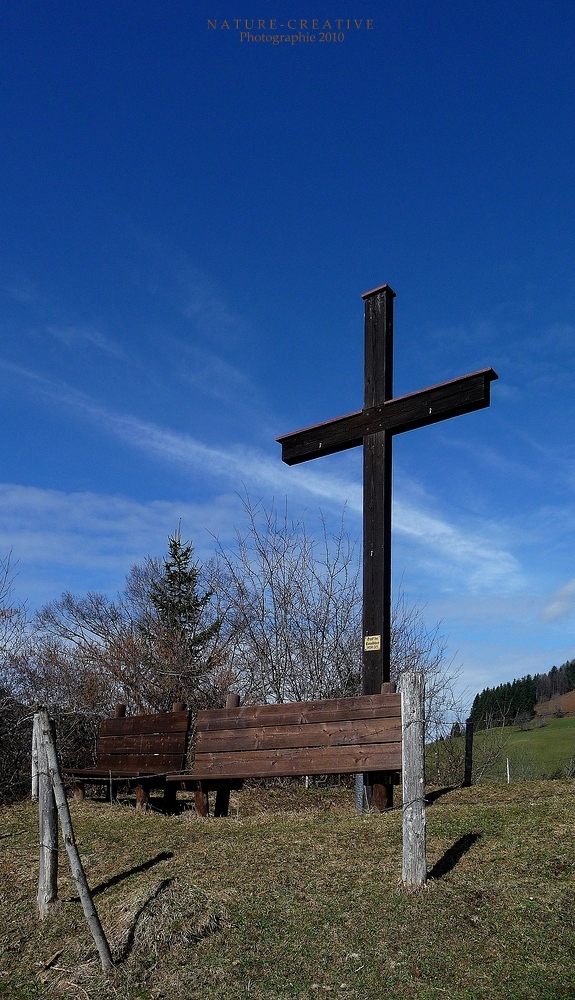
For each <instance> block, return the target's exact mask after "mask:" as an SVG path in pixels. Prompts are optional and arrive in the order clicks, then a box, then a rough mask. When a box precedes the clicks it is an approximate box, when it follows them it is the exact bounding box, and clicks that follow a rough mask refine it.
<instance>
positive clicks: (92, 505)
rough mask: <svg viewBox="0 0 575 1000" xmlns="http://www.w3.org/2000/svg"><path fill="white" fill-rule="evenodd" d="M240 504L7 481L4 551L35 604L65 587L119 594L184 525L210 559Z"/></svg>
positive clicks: (2, 493)
mask: <svg viewBox="0 0 575 1000" xmlns="http://www.w3.org/2000/svg"><path fill="white" fill-rule="evenodd" d="M239 509H240V502H239V500H238V498H237V497H236V496H235V495H233V494H224V495H220V496H216V497H214V498H212V499H211V500H210V501H209V502H205V503H185V502H183V501H172V502H169V501H160V500H154V501H150V502H148V503H140V502H138V501H136V500H132V499H130V498H127V497H118V496H108V495H105V494H97V493H92V492H83V493H65V492H63V491H60V490H45V489H38V488H36V487H31V486H21V485H18V484H11V483H4V484H0V555H4V554H6V553H7V552H8V551H10V550H12V552H13V556H14V559H15V560H16V561H17V563H18V571H19V579H18V580H17V590H18V596H20V597H24V598H28V599H30V600H31V601H32V603H34V604H35V603H41V602H42V601H44V600H46V599H48V598H49V597H53V596H55V595H57V594H58V593H59V592H60V591H61V590H63V589H68V588H70V589H74V588H75V587H78V588H80V589H82V590H87V589H95V590H97V589H103V590H107V591H112V592H114V591H115V590H117V589H118V587H120V586H121V584H122V581H123V579H124V576H125V574H126V573H127V571H128V570H129V568H130V566H131V565H132V564H133V563H135V562H139V561H141V560H142V559H143V558H144V557H145V556H146V555H162V554H163V553H164V552H165V551H166V547H167V545H166V542H167V537H168V535H169V534H171V533H172V532H173V531H174V530H175V528H176V527H177V525H178V522H179V521H180V520H181V522H182V532H183V534H184V536H185V537H188V538H191V539H192V540H193V542H194V546H195V551H196V555H197V556H198V557H199V558H202V559H204V558H207V557H208V556H209V555H210V554H211V552H212V550H213V538H212V536H213V535H219V536H220V537H222V538H223V539H224V540H225V539H227V538H230V537H231V531H232V526H233V525H235V524H237V520H238V517H239Z"/></svg>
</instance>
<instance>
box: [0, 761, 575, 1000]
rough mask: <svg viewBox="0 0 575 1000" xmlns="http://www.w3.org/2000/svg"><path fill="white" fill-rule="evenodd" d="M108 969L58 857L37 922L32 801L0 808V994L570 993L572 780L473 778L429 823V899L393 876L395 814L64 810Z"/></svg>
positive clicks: (286, 799) (325, 791)
mask: <svg viewBox="0 0 575 1000" xmlns="http://www.w3.org/2000/svg"><path fill="white" fill-rule="evenodd" d="M71 808H72V815H73V821H74V824H75V829H76V836H77V841H78V844H79V847H80V851H81V853H82V856H83V859H84V862H85V867H86V870H87V874H88V879H89V882H90V885H91V886H92V888H93V889H94V890H95V896H94V900H95V903H96V905H97V907H98V911H99V913H100V916H101V919H102V923H103V925H104V928H105V930H106V933H107V934H108V937H109V939H110V942H111V944H112V949H113V953H114V956H115V958H116V963H117V964H116V967H115V970H114V972H113V973H112V974H111V975H110V976H109V977H108V978H105V977H104V976H103V975H102V973H101V971H100V967H99V962H98V959H97V955H96V952H95V948H94V945H93V943H92V940H91V937H90V935H89V932H88V930H87V927H86V924H85V921H84V918H83V914H82V911H81V907H80V904H79V902H78V900H77V898H76V891H75V888H74V885H73V884H72V882H71V880H70V876H69V872H68V867H67V859H66V856H65V854H62V856H61V877H60V892H59V895H60V900H59V902H58V904H57V905H56V908H55V910H54V912H53V914H52V915H51V916H50V917H49V918H48V919H47V920H45V921H43V922H42V923H40V922H39V920H38V918H37V913H36V904H35V894H36V887H37V886H36V883H37V855H38V847H37V807H35V806H34V805H33V804H31V803H23V804H20V805H16V806H12V807H9V808H8V807H7V808H4V809H2V810H1V811H0V819H1V825H0V858H1V865H2V877H1V880H0V912H1V916H2V919H1V922H0V996H3V997H4V996H5V997H7V998H14V1000H24V998H36V997H42V998H44V997H46V998H62V997H69V998H74V1000H76V998H84V1000H85V998H88V1000H100V998H110V1000H112V998H114V1000H115V998H122V1000H124V998H126V1000H132V998H134V1000H136V998H145V1000H161V998H165V1000H183V998H185V1000H196V998H197V1000H199V998H202V1000H204V998H208V1000H211V998H214V1000H216V998H217V1000H240V998H242V1000H244V998H246V1000H248V998H250V1000H280V998H282V1000H284V998H286V1000H287V998H300V1000H304V998H305V1000H318V998H320V997H323V996H331V997H341V998H350V1000H351V998H353V1000H376V998H377V1000H379V998H382V997H383V998H388V1000H415V998H417V1000H431V998H433V1000H435V998H437V997H446V998H449V1000H492V998H493V1000H559V998H562V1000H568V998H575V906H574V900H575V836H574V834H575V782H573V781H567V780H564V781H545V782H514V783H512V784H509V785H507V784H506V783H504V784H495V783H493V784H486V785H480V786H477V787H472V788H470V789H458V790H454V791H449V792H447V793H444V794H440V795H438V797H436V798H435V800H434V801H433V804H432V805H430V807H429V808H428V811H427V822H428V868H429V871H430V879H429V881H428V884H427V886H426V887H425V888H421V889H418V890H407V889H405V888H404V887H403V886H402V883H401V818H402V817H401V808H396V809H394V810H392V811H389V812H387V813H383V814H379V815H376V814H367V815H366V814H364V815H359V814H358V813H356V812H355V810H354V808H353V791H352V790H351V789H346V788H343V787H331V788H330V787H326V788H317V787H312V788H310V789H308V790H306V789H305V788H304V787H303V785H302V784H299V783H296V782H293V783H291V784H287V785H286V786H285V787H274V788H268V789H264V788H258V787H254V788H246V789H245V790H244V791H242V792H241V793H237V794H234V795H233V798H232V809H231V815H230V817H229V818H226V819H212V818H209V819H207V820H200V819H196V818H195V817H194V814H193V812H192V811H191V810H185V811H183V812H182V813H181V814H180V815H176V816H165V815H163V814H162V813H161V812H159V811H154V810H152V811H150V812H148V813H147V814H144V815H140V816H137V815H136V814H135V812H134V810H133V808H132V806H131V805H129V804H123V805H114V806H111V805H109V804H106V803H104V802H95V801H86V802H85V803H83V804H77V803H72V804H71Z"/></svg>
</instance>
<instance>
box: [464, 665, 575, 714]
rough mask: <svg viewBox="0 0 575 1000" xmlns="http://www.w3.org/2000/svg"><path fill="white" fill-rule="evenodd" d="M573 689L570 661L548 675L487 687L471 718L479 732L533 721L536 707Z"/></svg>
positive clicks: (574, 673)
mask: <svg viewBox="0 0 575 1000" xmlns="http://www.w3.org/2000/svg"><path fill="white" fill-rule="evenodd" d="M574 688H575V660H567V662H566V663H562V664H561V666H560V667H551V670H550V671H549V672H548V673H546V674H535V676H534V677H532V676H531V674H527V676H526V677H521V678H520V679H519V680H515V681H510V682H507V683H506V684H498V685H497V687H492V688H484V690H483V691H481V692H480V693H479V694H477V695H476V696H475V699H474V701H473V705H472V708H471V714H470V719H472V720H473V722H474V723H475V726H476V727H477V728H479V729H491V728H493V726H510V725H512V724H513V723H514V722H516V721H517V720H518V719H521V718H525V717H527V718H530V717H531V716H532V715H533V714H534V712H535V706H536V705H539V704H541V703H542V702H544V701H549V699H550V698H556V697H557V696H558V695H561V694H566V693H567V691H572V690H573V689H574Z"/></svg>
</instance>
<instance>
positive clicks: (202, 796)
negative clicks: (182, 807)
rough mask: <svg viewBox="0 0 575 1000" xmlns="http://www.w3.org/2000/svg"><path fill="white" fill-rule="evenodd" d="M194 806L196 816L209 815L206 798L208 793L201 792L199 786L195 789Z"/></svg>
mask: <svg viewBox="0 0 575 1000" xmlns="http://www.w3.org/2000/svg"><path fill="white" fill-rule="evenodd" d="M195 806H196V815H197V816H209V815H210V800H209V798H208V793H207V792H204V791H203V790H202V786H201V785H198V787H197V788H196V796H195Z"/></svg>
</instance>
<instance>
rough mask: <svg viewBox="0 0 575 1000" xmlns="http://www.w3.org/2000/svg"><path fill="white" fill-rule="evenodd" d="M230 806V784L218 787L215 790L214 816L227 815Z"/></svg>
mask: <svg viewBox="0 0 575 1000" xmlns="http://www.w3.org/2000/svg"><path fill="white" fill-rule="evenodd" d="M229 808H230V786H229V785H226V786H225V787H224V788H218V791H217V792H216V804H215V806H214V816H227V815H228V812H229Z"/></svg>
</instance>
